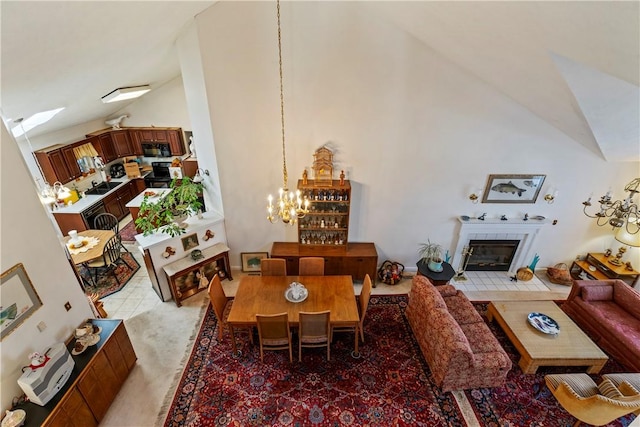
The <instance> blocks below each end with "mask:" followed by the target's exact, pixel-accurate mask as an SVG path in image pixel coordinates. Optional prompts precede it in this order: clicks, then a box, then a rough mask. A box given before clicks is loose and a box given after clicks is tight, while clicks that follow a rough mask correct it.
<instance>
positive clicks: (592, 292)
mask: <svg viewBox="0 0 640 427" xmlns="http://www.w3.org/2000/svg"><path fill="white" fill-rule="evenodd" d="M582 299H583V300H585V301H606V300H612V299H613V286H611V285H597V286H585V287H584V288H582Z"/></svg>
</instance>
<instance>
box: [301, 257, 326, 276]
mask: <svg viewBox="0 0 640 427" xmlns="http://www.w3.org/2000/svg"><path fill="white" fill-rule="evenodd" d="M298 275H300V276H324V258H322V257H314V256H307V257H301V258H300V261H299V262H298Z"/></svg>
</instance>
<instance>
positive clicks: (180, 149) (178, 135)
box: [166, 130, 187, 156]
mask: <svg viewBox="0 0 640 427" xmlns="http://www.w3.org/2000/svg"><path fill="white" fill-rule="evenodd" d="M166 135H167V139H168V140H169V149H170V150H171V155H172V156H182V155H183V154H185V153H186V152H187V149H186V148H185V146H184V139H183V138H182V132H180V131H177V130H168V131H166Z"/></svg>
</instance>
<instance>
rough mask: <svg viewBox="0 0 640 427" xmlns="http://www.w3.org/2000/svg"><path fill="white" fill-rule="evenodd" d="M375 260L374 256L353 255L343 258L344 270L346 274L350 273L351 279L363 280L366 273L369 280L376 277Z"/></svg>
mask: <svg viewBox="0 0 640 427" xmlns="http://www.w3.org/2000/svg"><path fill="white" fill-rule="evenodd" d="M376 262H377V260H376V259H375V258H369V257H354V258H346V259H345V267H346V268H345V271H348V273H347V274H351V276H352V277H353V280H364V276H365V275H366V274H368V275H369V277H371V280H373V281H375V279H376Z"/></svg>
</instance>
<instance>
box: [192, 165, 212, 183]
mask: <svg viewBox="0 0 640 427" xmlns="http://www.w3.org/2000/svg"><path fill="white" fill-rule="evenodd" d="M203 174H204V175H207V176H209V169H200V168H198V170H196V174H195V176H194V177H193V182H195V183H196V184H200V183H201V182H202V181H204V177H203V176H202V175H203Z"/></svg>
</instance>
